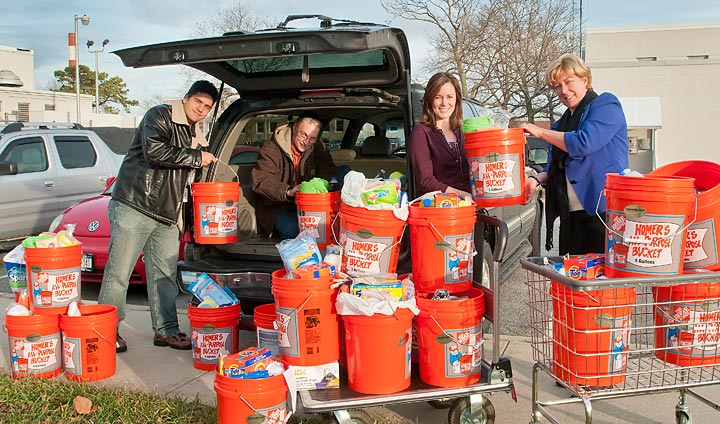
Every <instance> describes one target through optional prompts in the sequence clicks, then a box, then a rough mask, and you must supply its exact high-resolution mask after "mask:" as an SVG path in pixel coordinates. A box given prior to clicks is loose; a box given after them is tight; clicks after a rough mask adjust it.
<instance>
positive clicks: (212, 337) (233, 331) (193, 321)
mask: <svg viewBox="0 0 720 424" xmlns="http://www.w3.org/2000/svg"><path fill="white" fill-rule="evenodd" d="M188 319H189V320H190V334H191V337H190V338H191V340H192V347H193V366H194V367H195V368H197V369H199V370H205V371H212V370H214V369H215V368H217V365H218V361H219V360H220V355H229V354H231V353H235V352H237V351H238V323H239V322H240V303H237V304H235V305H229V306H220V307H217V308H200V307H197V306H192V305H188Z"/></svg>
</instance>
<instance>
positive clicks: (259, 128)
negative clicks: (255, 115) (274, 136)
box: [255, 121, 265, 135]
mask: <svg viewBox="0 0 720 424" xmlns="http://www.w3.org/2000/svg"><path fill="white" fill-rule="evenodd" d="M255 132H256V133H257V134H258V135H265V122H263V121H257V123H256V124H255Z"/></svg>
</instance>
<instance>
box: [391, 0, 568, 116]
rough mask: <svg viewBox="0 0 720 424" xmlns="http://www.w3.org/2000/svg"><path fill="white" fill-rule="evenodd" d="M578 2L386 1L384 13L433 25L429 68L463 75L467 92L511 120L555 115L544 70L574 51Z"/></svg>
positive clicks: (506, 0)
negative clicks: (562, 55)
mask: <svg viewBox="0 0 720 424" xmlns="http://www.w3.org/2000/svg"><path fill="white" fill-rule="evenodd" d="M573 3H574V2H573V0H430V1H425V0H383V1H382V5H383V7H384V8H385V10H386V11H387V12H388V13H390V14H392V15H395V16H402V17H403V18H405V19H410V20H417V21H422V22H427V23H429V24H431V25H433V26H434V27H435V30H434V31H432V32H431V33H430V34H429V36H428V38H429V42H430V46H431V48H432V53H431V60H430V64H429V66H428V68H429V70H430V71H434V72H437V71H453V72H456V73H457V74H458V77H459V79H460V83H461V88H462V91H463V95H464V96H469V97H474V98H477V99H478V100H480V101H481V102H483V104H485V105H486V106H488V107H491V108H501V109H503V110H506V111H508V112H509V113H510V115H511V116H512V118H516V119H517V118H522V117H527V119H528V120H531V121H532V120H534V119H535V118H536V117H538V118H549V119H552V117H553V112H552V111H554V110H555V105H557V104H558V101H557V97H555V96H554V93H553V92H552V91H551V90H549V89H548V88H547V85H546V83H545V79H544V71H545V67H546V66H547V65H548V64H549V63H550V62H551V61H552V60H554V59H555V58H557V57H558V56H559V55H560V54H561V53H564V52H569V51H572V47H571V46H572V45H573V41H574V40H575V38H576V37H575V32H574V27H573V22H574V19H575V17H576V13H575V10H574V7H573V6H574V4H573Z"/></svg>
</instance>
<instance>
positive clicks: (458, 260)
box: [445, 234, 474, 284]
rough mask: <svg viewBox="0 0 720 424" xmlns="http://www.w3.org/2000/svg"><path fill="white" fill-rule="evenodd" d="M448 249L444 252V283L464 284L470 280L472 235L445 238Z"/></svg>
mask: <svg viewBox="0 0 720 424" xmlns="http://www.w3.org/2000/svg"><path fill="white" fill-rule="evenodd" d="M445 242H447V243H448V246H449V248H448V249H447V251H446V252H445V283H446V284H453V283H464V282H466V281H468V280H471V279H472V276H473V271H472V269H473V261H472V252H473V250H474V247H473V240H472V234H463V235H457V236H447V237H445Z"/></svg>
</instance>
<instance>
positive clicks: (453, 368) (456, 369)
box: [441, 325, 482, 378]
mask: <svg viewBox="0 0 720 424" xmlns="http://www.w3.org/2000/svg"><path fill="white" fill-rule="evenodd" d="M445 333H446V334H447V335H448V336H450V337H452V338H453V339H454V340H455V341H451V342H450V343H447V344H446V345H445V377H447V378H455V377H467V376H468V375H472V374H475V373H477V372H479V371H480V362H481V360H482V349H481V343H480V342H481V340H482V329H481V327H480V326H479V325H477V326H475V327H471V328H463V329H457V330H447V329H446V330H445ZM441 336H442V335H441Z"/></svg>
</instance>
